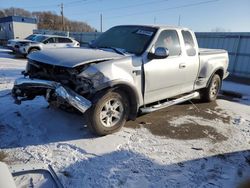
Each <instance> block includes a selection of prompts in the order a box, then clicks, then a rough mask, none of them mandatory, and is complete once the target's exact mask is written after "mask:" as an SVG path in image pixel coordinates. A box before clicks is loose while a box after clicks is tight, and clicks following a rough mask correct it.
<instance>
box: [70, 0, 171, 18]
mask: <svg viewBox="0 0 250 188" xmlns="http://www.w3.org/2000/svg"><path fill="white" fill-rule="evenodd" d="M167 1H169V0H161V1H158V2H155V1H148V2H143V3H137V4H133V5H127V6H121V7H115V8H108V9H104V10H100V11H90V12H86V13H84V15H89V14H95V13H98V12H105V11H111V10H121V9H127V8H131V7H132V8H134V7H139V6H145V5H149V4H158V3H163V2H167ZM80 14H82V12H81V13H76V14H71V15H80Z"/></svg>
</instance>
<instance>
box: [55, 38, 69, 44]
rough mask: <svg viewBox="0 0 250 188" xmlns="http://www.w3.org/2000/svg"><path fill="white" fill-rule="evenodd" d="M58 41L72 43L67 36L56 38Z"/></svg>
mask: <svg viewBox="0 0 250 188" xmlns="http://www.w3.org/2000/svg"><path fill="white" fill-rule="evenodd" d="M58 42H59V43H72V40H70V39H69V38H58Z"/></svg>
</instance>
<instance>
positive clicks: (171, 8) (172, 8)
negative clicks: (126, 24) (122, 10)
mask: <svg viewBox="0 0 250 188" xmlns="http://www.w3.org/2000/svg"><path fill="white" fill-rule="evenodd" d="M218 1H220V0H208V1H201V2H197V3H189V4H184V5H180V6H175V7H169V8H164V9H157V10H153V11H147V12H145V11H143V12H142V11H141V12H136V13H132V14H125V15H121V16H112V17H107V18H105V19H117V18H121V17H129V16H134V15H143V14H144V15H145V14H148V13H149V14H150V13H155V12H161V11H166V10H174V9H180V8H187V7H193V6H198V5H203V4H209V3H215V2H218ZM88 21H89V20H88Z"/></svg>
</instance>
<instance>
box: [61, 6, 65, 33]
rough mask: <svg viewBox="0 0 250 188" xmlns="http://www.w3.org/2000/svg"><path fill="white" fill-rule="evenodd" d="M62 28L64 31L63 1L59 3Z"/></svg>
mask: <svg viewBox="0 0 250 188" xmlns="http://www.w3.org/2000/svg"><path fill="white" fill-rule="evenodd" d="M61 16H62V30H63V31H64V16H63V3H61Z"/></svg>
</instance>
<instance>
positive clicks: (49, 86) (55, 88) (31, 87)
mask: <svg viewBox="0 0 250 188" xmlns="http://www.w3.org/2000/svg"><path fill="white" fill-rule="evenodd" d="M12 96H13V98H14V99H15V102H16V103H17V104H20V103H21V101H24V100H32V99H34V98H35V97H36V96H44V97H45V98H46V100H47V101H51V100H61V101H62V102H64V101H65V102H67V103H68V104H70V105H72V106H73V107H75V108H76V109H78V110H79V111H80V112H82V113H84V112H85V111H86V110H87V109H88V108H90V107H91V102H90V101H89V100H87V99H86V98H84V97H82V96H81V95H79V94H77V93H76V92H74V91H73V90H71V89H69V88H67V87H65V86H62V85H61V84H60V83H58V82H54V81H49V80H40V79H30V78H19V79H17V80H16V81H15V83H14V87H13V89H12Z"/></svg>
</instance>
